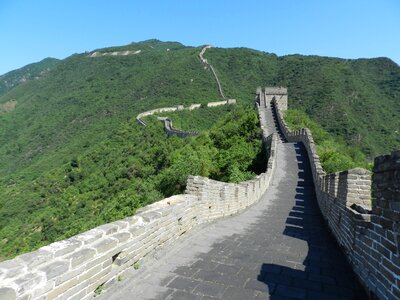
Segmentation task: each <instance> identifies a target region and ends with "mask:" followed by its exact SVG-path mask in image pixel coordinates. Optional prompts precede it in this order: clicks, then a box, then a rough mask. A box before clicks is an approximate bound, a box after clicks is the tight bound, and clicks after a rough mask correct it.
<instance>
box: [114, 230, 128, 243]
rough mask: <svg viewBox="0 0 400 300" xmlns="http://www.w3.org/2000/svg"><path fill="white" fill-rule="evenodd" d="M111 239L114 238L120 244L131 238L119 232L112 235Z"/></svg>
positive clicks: (125, 233)
mask: <svg viewBox="0 0 400 300" xmlns="http://www.w3.org/2000/svg"><path fill="white" fill-rule="evenodd" d="M112 237H113V238H116V239H117V240H118V241H119V242H120V243H122V242H125V241H127V240H129V239H130V238H131V234H130V233H129V232H120V233H117V234H113V235H112Z"/></svg>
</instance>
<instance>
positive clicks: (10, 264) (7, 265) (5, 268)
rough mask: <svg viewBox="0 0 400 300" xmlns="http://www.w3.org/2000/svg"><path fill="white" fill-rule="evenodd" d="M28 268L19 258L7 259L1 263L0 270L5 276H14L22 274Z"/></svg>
mask: <svg viewBox="0 0 400 300" xmlns="http://www.w3.org/2000/svg"><path fill="white" fill-rule="evenodd" d="M25 269H26V264H25V263H23V261H21V260H19V259H13V260H6V261H3V262H1V263H0V272H1V273H2V277H3V278H13V277H16V276H19V275H21V274H22V273H23V272H24V270H25Z"/></svg>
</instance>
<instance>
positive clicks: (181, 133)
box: [161, 118, 199, 138]
mask: <svg viewBox="0 0 400 300" xmlns="http://www.w3.org/2000/svg"><path fill="white" fill-rule="evenodd" d="M161 119H162V121H163V122H164V130H165V132H166V133H167V135H168V136H173V135H175V136H178V137H181V138H186V137H190V136H196V135H198V134H199V133H198V132H196V131H184V130H179V129H175V128H174V127H173V126H172V120H171V119H169V118H161Z"/></svg>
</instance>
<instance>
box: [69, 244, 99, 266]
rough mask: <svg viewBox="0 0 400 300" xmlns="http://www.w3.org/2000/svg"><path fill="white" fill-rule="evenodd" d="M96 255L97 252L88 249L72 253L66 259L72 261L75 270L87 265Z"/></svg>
mask: <svg viewBox="0 0 400 300" xmlns="http://www.w3.org/2000/svg"><path fill="white" fill-rule="evenodd" d="M95 255H96V251H95V250H94V249H89V248H87V249H82V250H79V251H77V252H74V253H72V254H71V255H69V256H68V257H66V259H69V260H70V261H71V267H72V268H73V269H74V268H76V267H79V266H81V265H83V264H85V263H87V262H88V261H89V260H90V259H91V258H92V257H94V256H95Z"/></svg>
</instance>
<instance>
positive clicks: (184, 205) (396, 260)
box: [0, 49, 400, 300]
mask: <svg viewBox="0 0 400 300" xmlns="http://www.w3.org/2000/svg"><path fill="white" fill-rule="evenodd" d="M203 50H204V49H203ZM203 53H204V52H203ZM287 101H288V98H287V91H286V89H284V88H266V89H265V91H264V92H263V91H262V90H261V88H258V89H257V109H258V114H259V119H260V126H261V128H262V132H263V133H262V138H263V141H264V147H266V150H267V151H266V152H267V155H268V165H267V166H266V172H265V173H262V174H260V175H258V176H257V177H256V178H254V179H253V180H250V181H246V182H241V183H239V184H233V183H224V182H218V181H214V180H211V179H208V178H204V177H200V176H191V177H189V178H188V180H187V188H186V192H185V194H182V195H176V196H172V197H170V198H166V199H163V200H161V201H159V202H156V203H154V204H152V205H149V206H147V207H144V208H142V209H140V210H139V211H138V212H137V214H136V215H135V216H132V217H128V218H126V219H123V220H120V221H116V222H112V223H109V224H105V225H102V226H99V227H96V228H94V229H92V230H90V231H87V232H84V233H81V234H79V235H76V236H74V237H71V238H69V239H66V240H63V241H59V242H55V243H52V244H50V245H48V246H45V247H42V248H40V249H38V250H36V251H33V252H30V253H26V254H23V255H20V256H18V257H16V258H14V259H12V260H8V261H4V262H2V263H0V299H1V300H5V299H7V300H9V299H10V300H14V299H21V300H22V299H90V298H92V297H93V295H94V293H95V290H96V289H97V288H98V287H99V286H101V285H103V284H104V283H107V282H110V281H112V280H113V279H115V278H116V277H118V276H120V275H123V274H124V273H125V272H127V270H129V269H132V268H133V267H134V266H135V264H136V263H138V262H141V261H142V260H143V259H144V258H146V257H148V256H152V255H154V254H155V253H157V252H158V251H159V250H161V249H163V248H164V247H165V246H167V245H168V246H171V245H174V244H175V245H176V243H178V241H179V238H180V237H181V236H182V235H183V234H185V233H187V232H190V230H191V229H192V228H193V227H196V226H198V225H200V224H205V223H209V222H213V221H214V220H217V219H220V218H223V217H228V216H231V215H234V214H237V213H239V212H241V211H244V210H245V209H246V208H247V207H249V206H251V205H253V204H254V203H256V202H257V201H259V199H260V198H261V197H262V196H263V195H264V194H268V191H269V189H270V182H271V180H272V179H273V177H274V174H275V170H276V168H277V164H276V160H277V158H276V157H277V151H278V149H281V148H279V147H278V146H277V145H278V144H281V143H285V141H287V142H291V143H293V142H298V143H302V144H304V147H305V149H306V152H307V155H308V159H309V162H310V166H311V172H312V179H313V181H314V186H315V194H316V199H317V202H318V206H319V208H320V211H321V213H322V215H323V217H324V219H325V220H326V223H327V224H328V226H329V228H330V229H331V232H332V234H333V236H334V237H335V239H336V240H337V242H338V243H339V245H340V246H341V247H342V250H343V252H344V253H345V255H346V257H347V259H348V261H349V262H350V264H351V266H352V269H353V270H354V272H355V273H356V274H357V277H358V279H359V280H360V282H361V283H362V285H363V286H364V288H365V289H366V291H368V293H369V295H370V296H371V297H377V298H379V299H385V300H389V299H400V289H399V286H400V253H399V249H400V198H399V196H400V151H395V152H393V153H392V154H390V155H385V156H380V157H377V158H375V165H374V170H373V174H372V177H371V174H370V173H369V172H368V171H366V170H363V169H352V170H348V171H344V172H340V173H335V174H325V172H324V171H323V169H322V166H321V164H320V160H319V156H318V154H317V152H316V146H315V143H314V140H313V137H312V134H311V132H310V130H309V129H307V128H305V129H301V130H298V131H294V132H292V131H290V129H289V128H288V126H287V124H286V122H285V120H284V115H285V111H286V110H287ZM171 109H172V108H171ZM173 109H176V110H178V108H173ZM268 110H272V112H273V114H274V115H275V120H276V124H277V126H278V128H279V130H280V133H281V138H280V137H279V135H277V134H275V133H273V132H271V130H269V129H268V128H271V122H272V123H274V120H273V119H271V118H270V117H269V114H268ZM156 112H159V111H156ZM146 113H148V112H146ZM142 116H143V115H142ZM138 120H141V117H140V118H138ZM272 125H273V124H272ZM371 191H372V201H371Z"/></svg>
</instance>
